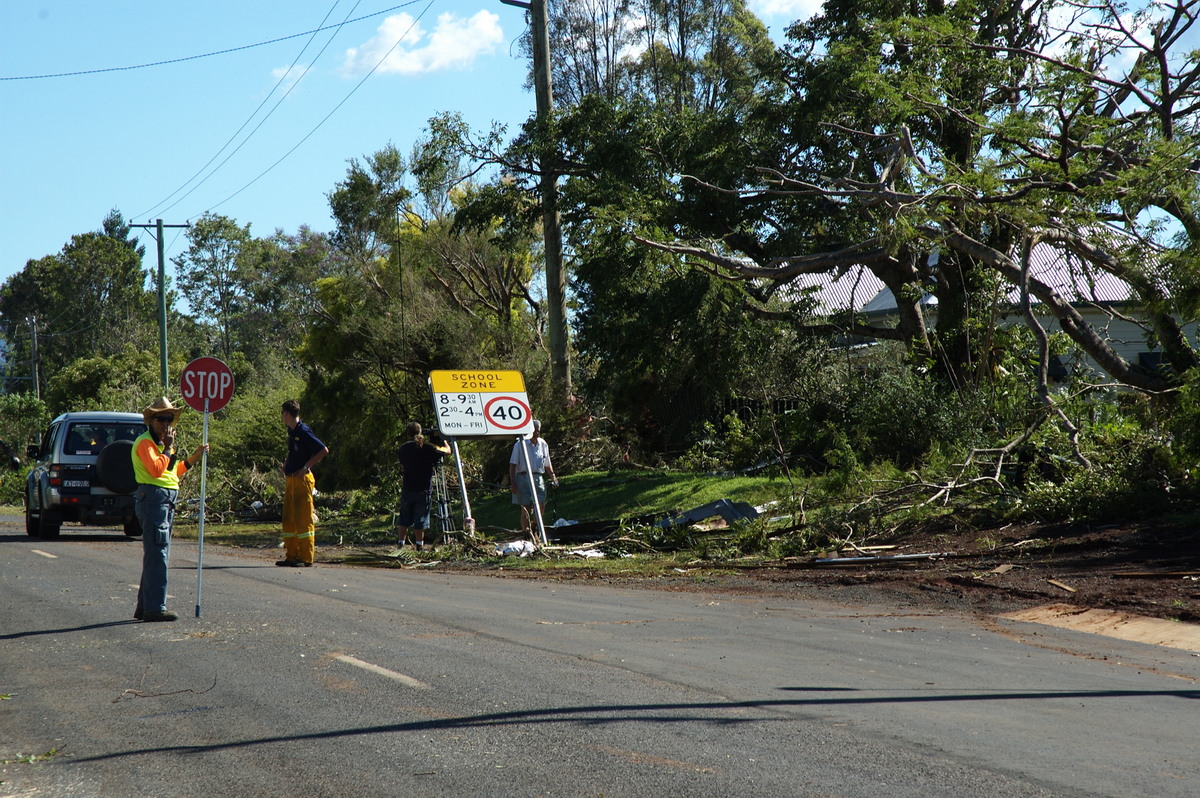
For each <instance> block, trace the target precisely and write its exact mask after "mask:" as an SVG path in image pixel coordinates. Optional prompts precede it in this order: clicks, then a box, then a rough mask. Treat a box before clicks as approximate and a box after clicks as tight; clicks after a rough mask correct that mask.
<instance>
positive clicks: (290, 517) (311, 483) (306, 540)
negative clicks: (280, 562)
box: [283, 474, 317, 562]
mask: <svg viewBox="0 0 1200 798" xmlns="http://www.w3.org/2000/svg"><path fill="white" fill-rule="evenodd" d="M316 485H317V481H316V480H315V479H313V475H312V474H299V475H297V476H291V477H287V483H286V485H285V487H284V489H283V549H284V559H285V560H291V561H292V562H312V561H313V557H314V554H315V550H316V535H317V533H316V526H315V525H314V524H313V489H314V488H316Z"/></svg>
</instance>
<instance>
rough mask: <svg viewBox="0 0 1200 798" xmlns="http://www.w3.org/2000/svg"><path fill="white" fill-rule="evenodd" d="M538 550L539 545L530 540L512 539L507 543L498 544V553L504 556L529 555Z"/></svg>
mask: <svg viewBox="0 0 1200 798" xmlns="http://www.w3.org/2000/svg"><path fill="white" fill-rule="evenodd" d="M535 551H537V547H536V546H534V545H533V543H532V542H531V541H528V540H510V541H509V542H507V543H498V544H496V553H497V554H499V555H500V556H502V557H506V556H509V555H512V556H514V557H528V556H529V555H530V554H533V553H534V552H535Z"/></svg>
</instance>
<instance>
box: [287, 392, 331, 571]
mask: <svg viewBox="0 0 1200 798" xmlns="http://www.w3.org/2000/svg"><path fill="white" fill-rule="evenodd" d="M282 416H283V423H284V424H286V425H287V428H288V453H287V459H286V460H284V462H283V476H284V477H285V478H286V480H287V482H286V484H285V486H284V491H283V546H284V558H283V559H282V560H280V561H279V562H277V563H275V564H276V565H279V566H282V567H285V568H311V567H312V564H313V559H314V557H315V554H316V524H315V523H314V520H313V491H314V489H315V488H316V480H315V479H313V475H312V469H313V466H315V465H316V464H317V463H319V462H321V461H322V460H324V459H325V455H327V454H329V447H328V446H326V445H325V444H324V443H322V442H321V439H320V438H318V437H317V436H316V435H314V434H313V431H312V429H310V428H309V426H308V425H307V424H305V423H304V422H303V421H301V420H300V403H299V402H297V401H296V400H295V399H288V400H287V401H286V402H284V403H283V409H282Z"/></svg>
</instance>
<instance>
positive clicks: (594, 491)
mask: <svg viewBox="0 0 1200 798" xmlns="http://www.w3.org/2000/svg"><path fill="white" fill-rule="evenodd" d="M791 496H792V487H791V485H790V483H788V482H787V480H785V479H782V478H778V477H769V476H711V475H706V474H684V473H667V472H658V471H655V472H629V471H622V472H615V473H607V472H596V473H584V474H572V475H570V476H567V477H565V478H563V479H562V480H561V484H560V486H559V488H558V489H556V490H555V489H551V490H550V495H549V497H548V506H547V512H546V519H545V520H546V523H547V524H548V525H549V524H553V523H554V520H555V519H557V518H566V519H570V520H574V521H609V520H626V521H627V520H629V519H632V518H638V517H642V516H653V517H661V516H665V515H668V514H671V513H675V512H680V511H683V510H688V509H691V508H693V507H698V506H701V505H704V504H707V503H709V502H712V501H715V500H717V499H730V500H731V501H736V502H747V503H749V504H752V505H762V504H766V503H768V502H772V501H780V502H782V503H784V504H787V503H788V502H789V500H790V499H791ZM468 498H469V500H470V502H471V510H472V515H473V516H474V518H475V519H476V526H477V529H478V530H479V533H480V535H479V537H480V538H481V540H480V541H478V542H471V543H467V544H465V545H458V544H456V545H453V546H446V547H440V548H438V549H437V550H436V551H435V552H434V553H433V554H429V553H426V554H424V555H415V554H414V553H412V552H410V551H405V552H404V553H403V556H402V557H400V556H396V555H395V554H394V553H392V552H386V550H385V553H380V550H379V549H378V548H371V547H379V546H384V547H387V546H389V545H390V544H392V543H393V542H394V537H393V535H394V531H393V528H392V516H391V515H390V514H388V515H379V516H365V517H364V516H361V515H353V514H350V513H346V512H342V513H335V512H332V511H328V510H321V511H320V512H321V518H320V520H319V522H318V524H317V545H318V547H319V548H318V559H321V558H322V556H323V555H321V553H320V549H321V548H323V547H328V548H327V549H326V551H327V554H326V555H324V556H328V557H330V558H340V559H344V560H345V561H347V562H356V563H359V562H361V564H366V565H376V566H380V567H401V566H406V565H416V564H419V563H420V562H421V561H422V560H431V559H437V560H439V561H442V562H455V561H458V562H461V563H464V564H468V565H474V566H483V567H499V568H513V569H517V568H519V569H522V570H529V571H534V572H552V573H558V574H561V575H564V576H566V575H570V574H575V575H578V576H579V577H581V578H588V577H592V578H602V577H606V576H610V575H611V576H623V577H635V578H653V577H656V576H666V575H671V576H679V575H680V574H681V573H685V574H689V575H691V578H697V579H703V578H707V576H711V575H713V574H716V573H719V572H720V571H721V569H722V567H723V566H722V562H723V561H725V560H727V559H730V558H736V557H740V556H741V555H743V554H744V553H749V551H748V550H747V551H745V552H744V551H742V550H739V549H740V548H744V547H738V546H731V545H729V543H730V541H733V540H735V539H737V538H739V537H743V536H745V535H746V534H748V533H749V532H753V531H756V530H757V531H758V532H759V533H760V534H761V533H763V530H764V529H765V525H764V524H763V523H762V522H761V521H759V522H755V523H754V524H752V525H751V526H750V527H749V528H748V529H747V530H742V531H740V532H739V531H737V530H719V531H718V532H716V533H713V534H712V535H708V534H707V533H695V532H693V531H692V530H690V529H687V528H683V527H675V528H672V529H669V530H652V531H643V532H641V533H638V534H640V535H641V536H642V537H644V538H645V540H642V541H641V542H636V541H635V542H632V543H631V542H628V541H627V542H626V543H618V544H617V545H615V546H613V547H606V548H612V549H613V553H616V552H618V551H624V552H628V553H632V554H634V555H635V556H627V557H615V556H614V557H610V558H607V559H584V558H581V557H578V556H572V555H569V554H567V553H565V552H562V551H561V550H557V551H552V552H551V556H549V557H531V558H516V557H499V556H497V555H495V554H494V552H493V547H492V543H491V541H502V540H512V539H515V538H517V537H519V536H520V533H518V532H516V531H515V530H516V528H517V526H518V514H517V509H516V508H515V507H514V506H513V504H512V497H511V493H509V492H508V491H507V490H497V489H491V490H488V491H482V490H474V491H472V492H471V493H470V494H469V496H468ZM460 501H461V500H460V498H459V497H458V496H455V497H454V502H453V512H454V517H455V521H456V526H457V522H458V521H460V520H461V517H462V515H461V513H462V509H461V506H460ZM4 511H5V512H11V513H13V514H19V513H22V512H23V510H22V508H19V507H18V508H11V509H9V510H4ZM783 512H785V511H784V509H783V508H781V509H780V511H779V513H780V514H783ZM174 532H175V536H176V537H178V538H180V539H183V540H196V539H197V538H198V532H199V529H198V525H197V519H195V518H183V517H180V518H177V520H176V525H175V530H174ZM279 532H280V525H279V522H278V521H277V520H276V521H262V522H249V523H246V522H238V523H218V522H217V521H216V519H214V518H206V519H205V527H204V538H205V542H206V543H210V544H212V545H219V546H233V547H240V548H257V549H275V548H277V547H278V544H279V539H280V536H279ZM335 546H338V547H341V548H340V549H339V550H337V552H336V553H335V550H334V549H333V548H332V547H335ZM590 546H591V544H581V547H582V548H589V547H590ZM355 549H357V550H358V551H357V552H355ZM272 556H273V555H272Z"/></svg>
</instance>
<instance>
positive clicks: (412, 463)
mask: <svg viewBox="0 0 1200 798" xmlns="http://www.w3.org/2000/svg"><path fill="white" fill-rule="evenodd" d="M406 431H407V433H408V437H409V439H410V440H407V441H405V442H404V443H403V444H401V445H400V448H399V449H398V450H397V451H396V457H397V458H399V460H400V467H401V468H402V469H403V470H404V482H403V483H402V484H401V486H400V511H399V513H398V514H397V516H396V538H397V544H398V545H400V546H403V545H404V541H405V539H406V538H407V537H408V530H409V529H412V533H413V545H414V546H415V547H416V549H417V551H421V550H422V549H423V548H425V529H426V527H428V526H429V505H430V494H431V493H432V492H433V469H434V468H436V467H437V464H438V463H439V462H441V460H442V457H444V456H445V455H447V454H449V453H450V446H449V445H447V444H446V443H445V442H443V441H439V442H438V443H432V442H428V441H426V440H425V435H424V434H423V433H422V432H421V425H420V424H418V423H417V422H415V421H410V422H409V423H408V427H407V429H406Z"/></svg>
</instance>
